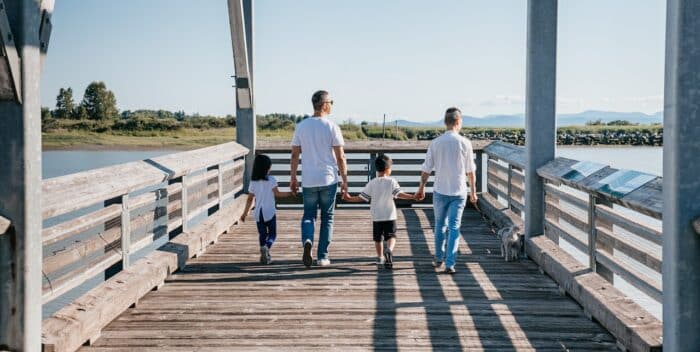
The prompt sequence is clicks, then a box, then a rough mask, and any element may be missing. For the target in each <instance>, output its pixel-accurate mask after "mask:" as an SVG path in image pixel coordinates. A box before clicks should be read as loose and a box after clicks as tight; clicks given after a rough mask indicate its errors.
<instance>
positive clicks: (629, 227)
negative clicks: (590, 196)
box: [596, 205, 663, 245]
mask: <svg viewBox="0 0 700 352" xmlns="http://www.w3.org/2000/svg"><path fill="white" fill-rule="evenodd" d="M596 216H597V217H598V218H600V219H602V220H604V221H607V222H609V223H612V224H615V225H617V226H619V227H621V228H623V229H624V230H626V231H629V232H630V233H633V234H635V235H637V236H639V237H641V238H643V239H645V240H647V241H650V242H652V243H655V244H658V245H662V243H663V237H661V232H659V231H657V230H655V229H653V228H651V227H649V226H646V225H644V224H641V223H639V222H637V221H635V220H633V219H631V218H629V217H628V216H626V215H624V214H622V213H620V212H617V211H615V210H614V209H611V208H609V207H606V206H600V205H598V206H596Z"/></svg>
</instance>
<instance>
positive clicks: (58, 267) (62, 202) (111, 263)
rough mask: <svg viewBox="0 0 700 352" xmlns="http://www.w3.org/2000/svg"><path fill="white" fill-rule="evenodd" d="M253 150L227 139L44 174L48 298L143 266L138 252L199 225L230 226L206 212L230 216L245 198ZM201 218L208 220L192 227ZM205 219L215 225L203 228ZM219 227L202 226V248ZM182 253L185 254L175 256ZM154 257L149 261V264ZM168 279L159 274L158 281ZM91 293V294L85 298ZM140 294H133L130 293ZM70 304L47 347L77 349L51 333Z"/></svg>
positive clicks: (47, 330) (50, 324) (48, 326)
mask: <svg viewBox="0 0 700 352" xmlns="http://www.w3.org/2000/svg"><path fill="white" fill-rule="evenodd" d="M247 153H248V150H247V149H246V148H244V147H242V146H240V145H239V144H236V143H226V144H221V145H217V146H214V147H209V148H203V149H199V150H194V151H188V152H182V153H176V154H170V155H166V156H162V157H157V158H153V159H148V160H143V161H136V162H130V163H126V164H121V165H116V166H111V167H106V168H102V169H96V170H90V171H85V172H81V173H77V174H73V175H67V176H62V177H57V178H53V179H48V180H45V181H44V183H43V209H42V214H43V217H44V219H45V225H47V226H45V228H44V229H43V233H42V242H43V247H44V258H43V275H44V285H43V301H44V303H45V304H46V303H48V302H51V301H52V300H55V299H56V298H58V297H60V296H62V295H64V294H66V293H69V292H71V291H72V290H74V289H76V288H80V287H81V286H82V285H84V284H85V283H86V282H87V281H88V280H90V279H92V278H93V277H95V276H97V275H100V274H103V273H105V272H107V275H106V276H107V277H106V278H107V279H109V277H111V276H115V275H117V274H118V273H120V272H122V271H123V270H126V269H128V268H130V267H131V266H133V265H138V264H137V263H133V261H134V260H135V259H138V258H142V257H144V256H147V255H148V254H149V253H152V252H153V251H154V250H155V249H156V248H157V247H158V246H160V245H163V243H165V242H167V241H169V240H171V239H177V241H179V242H182V243H180V244H179V245H180V246H182V245H183V244H184V245H187V244H188V242H187V241H188V239H182V240H181V239H180V237H181V236H178V234H180V233H183V235H192V234H194V233H196V232H197V231H200V232H206V231H210V230H211V231H212V232H219V231H220V230H221V229H224V230H225V229H226V227H225V226H224V227H221V226H215V227H216V228H217V229H218V230H216V231H215V230H213V229H212V228H211V226H213V224H209V223H207V221H206V219H213V218H214V217H216V216H219V217H221V216H224V215H219V213H221V210H224V209H227V207H228V208H230V207H233V206H236V207H238V208H240V207H241V204H240V202H234V204H233V205H232V204H231V203H232V201H233V200H234V199H235V198H236V195H237V194H239V193H240V191H241V190H242V187H243V167H244V156H245V155H246V154H247ZM198 219H203V220H204V221H202V222H201V224H199V225H196V226H192V225H193V224H194V223H195V222H197V220H198ZM236 219H237V218H236ZM213 220H214V219H213ZM213 220H212V221H213ZM218 220H221V219H218ZM233 222H235V219H233V218H232V219H224V221H221V223H224V224H228V226H230V225H231V224H233ZM202 224H204V225H202ZM206 226H210V227H207V228H206V229H205V230H198V228H202V227H206ZM218 234H220V232H219V233H214V234H206V233H202V234H201V236H200V234H199V233H197V236H199V237H197V236H194V237H197V238H193V239H192V240H193V241H200V242H202V243H200V244H199V245H198V246H197V247H196V248H197V249H195V250H201V249H202V248H203V247H205V246H206V243H203V242H204V239H205V238H206V239H209V238H211V236H214V237H213V238H214V239H215V238H216V236H217V235H218ZM186 237H187V236H186ZM190 237H193V236H190ZM200 237H201V238H202V239H200ZM177 241H176V242H177ZM183 241H185V242H183ZM193 248H194V247H193ZM176 251H180V252H179V253H178V256H181V255H182V254H183V252H182V250H179V249H178V250H176ZM186 251H187V252H188V253H184V254H186V256H187V257H189V256H191V255H194V254H197V253H196V252H195V253H191V252H192V251H193V249H192V248H188V249H187V250H186ZM146 259H148V257H146ZM151 259H152V258H151ZM182 259H183V258H179V257H178V258H176V259H175V262H176V263H177V262H178V261H180V260H182ZM153 263H154V261H150V262H149V261H148V260H147V261H146V262H144V263H143V265H148V264H153ZM170 266H172V267H170ZM166 267H167V268H166V270H165V272H170V271H172V270H176V269H177V264H175V265H172V264H167V265H166ZM134 270H140V269H139V268H136V269H134ZM163 279H164V278H159V279H153V280H155V282H156V284H157V281H158V280H160V281H161V282H162V280H163ZM118 281H119V280H118ZM109 282H110V281H109V280H107V281H106V282H105V283H103V284H102V285H107V284H108V283H109ZM122 283H124V281H122ZM98 289H99V286H98ZM84 298H85V295H83V296H81V298H80V299H84ZM138 298H140V297H135V296H134V295H132V294H130V295H129V298H124V299H125V300H134V299H136V300H138ZM76 301H77V300H76ZM122 303H124V302H123V301H122ZM133 303H134V302H130V303H128V304H133ZM113 304H116V302H115V303H113ZM117 305H118V304H117ZM126 307H128V305H126ZM70 308H71V307H68V308H64V309H62V310H66V311H63V312H62V310H59V311H58V313H56V314H55V315H54V316H53V317H52V318H49V319H47V320H46V321H45V324H44V335H45V341H44V342H45V348H49V347H50V348H49V349H58V350H70V348H64V349H62V348H60V347H57V346H70V345H71V343H70V342H65V341H62V340H61V339H52V337H55V335H56V334H60V330H61V329H62V328H64V327H61V326H59V325H60V324H61V323H59V322H60V321H61V319H64V316H65V314H67V310H70ZM71 319H77V318H76V317H72V318H71ZM64 320H65V319H64ZM102 320H103V319H100V321H102ZM107 322H108V321H107ZM63 323H65V322H63ZM57 324H58V325H57ZM91 324H97V322H92V323H91ZM84 334H85V333H82V330H81V332H80V333H76V335H78V336H76V337H71V338H72V339H80V338H81V337H82V338H91V337H92V336H90V335H88V336H83V335H84ZM69 340H70V339H69Z"/></svg>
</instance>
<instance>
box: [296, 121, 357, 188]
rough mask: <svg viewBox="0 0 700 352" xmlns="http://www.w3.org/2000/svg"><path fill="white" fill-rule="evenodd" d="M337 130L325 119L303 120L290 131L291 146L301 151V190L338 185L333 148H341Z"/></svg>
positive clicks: (339, 135) (336, 164) (336, 127)
mask: <svg viewBox="0 0 700 352" xmlns="http://www.w3.org/2000/svg"><path fill="white" fill-rule="evenodd" d="M343 145H345V141H344V140H343V134H342V132H341V131H340V127H338V125H336V124H335V123H333V121H331V120H329V116H326V117H307V118H306V119H304V120H303V121H301V122H300V123H299V124H298V125H297V127H296V129H295V130H294V137H292V146H294V147H301V153H302V157H301V175H302V179H301V181H302V187H321V186H328V185H332V184H334V183H337V182H338V162H337V161H336V160H335V154H334V153H333V147H337V146H343Z"/></svg>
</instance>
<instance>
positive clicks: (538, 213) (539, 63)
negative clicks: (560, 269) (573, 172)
mask: <svg viewBox="0 0 700 352" xmlns="http://www.w3.org/2000/svg"><path fill="white" fill-rule="evenodd" d="M557 4H558V2H557V0H528V10H527V79H526V81H527V83H526V99H525V132H526V138H525V149H526V160H527V164H526V165H525V170H524V171H525V204H524V205H525V214H524V215H525V237H526V238H530V237H532V236H539V235H541V234H542V233H543V232H544V231H543V230H544V205H545V203H544V186H543V180H542V178H541V177H539V176H538V175H537V169H538V168H539V167H541V166H543V165H544V164H546V163H547V162H549V161H551V160H552V159H554V148H555V138H556V135H555V96H556V66H557Z"/></svg>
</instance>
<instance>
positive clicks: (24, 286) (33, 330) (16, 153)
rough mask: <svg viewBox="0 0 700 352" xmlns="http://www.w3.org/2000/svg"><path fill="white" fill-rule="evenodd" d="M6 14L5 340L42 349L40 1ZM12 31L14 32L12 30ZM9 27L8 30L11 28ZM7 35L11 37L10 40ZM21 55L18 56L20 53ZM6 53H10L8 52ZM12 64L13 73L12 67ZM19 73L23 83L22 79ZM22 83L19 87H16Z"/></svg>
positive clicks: (0, 118)
mask: <svg viewBox="0 0 700 352" xmlns="http://www.w3.org/2000/svg"><path fill="white" fill-rule="evenodd" d="M0 12H2V15H0V18H3V19H7V21H6V22H5V25H7V24H9V26H5V25H3V27H4V28H5V30H9V31H11V34H12V36H11V37H8V36H7V35H4V36H3V41H4V42H3V45H2V46H3V49H0V51H2V52H3V54H2V55H9V56H12V59H11V60H10V61H14V60H15V58H21V60H20V61H19V62H18V63H17V62H14V63H11V64H6V62H7V60H6V57H0V62H2V64H0V86H2V87H8V86H10V87H14V88H13V90H14V92H13V94H10V95H9V96H7V95H6V94H4V93H3V94H0V141H2V142H0V160H2V163H3V164H2V167H0V185H2V189H3V192H0V216H3V217H5V218H6V219H8V220H10V221H11V222H12V229H13V231H11V236H5V235H2V236H0V283H2V284H1V285H0V346H2V349H7V350H11V351H39V350H40V348H41V346H40V341H41V290H42V288H41V286H42V285H41V257H42V246H41V226H42V221H41V219H42V218H41V102H40V86H41V84H40V82H41V64H40V51H39V46H40V44H39V23H40V18H41V16H40V11H39V1H36V0H14V1H3V4H2V10H1V11H0ZM8 33H9V32H8ZM8 33H4V34H8ZM8 39H12V43H11V44H10V43H9V40H8ZM15 55H16V56H15ZM9 56H7V57H9ZM10 65H11V66H12V70H11V71H12V75H11V76H10V75H7V74H3V73H2V72H5V73H7V72H9V71H10V69H9V66H10ZM18 79H19V85H17V82H18V81H17V80H18ZM17 87H19V89H16V88H17Z"/></svg>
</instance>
